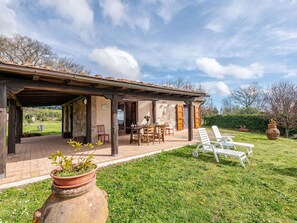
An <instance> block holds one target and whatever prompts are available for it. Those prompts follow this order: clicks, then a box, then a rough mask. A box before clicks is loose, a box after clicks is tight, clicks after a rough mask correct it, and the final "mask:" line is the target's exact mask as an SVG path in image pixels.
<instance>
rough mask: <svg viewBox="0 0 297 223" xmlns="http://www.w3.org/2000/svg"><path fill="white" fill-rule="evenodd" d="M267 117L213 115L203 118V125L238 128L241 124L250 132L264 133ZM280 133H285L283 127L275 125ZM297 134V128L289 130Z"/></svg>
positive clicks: (292, 133)
mask: <svg viewBox="0 0 297 223" xmlns="http://www.w3.org/2000/svg"><path fill="white" fill-rule="evenodd" d="M268 122H269V121H268V120H267V118H265V116H263V115H215V116H211V117H205V118H204V119H203V125H204V126H212V125H216V126H218V127H221V128H226V129H238V128H240V127H242V126H245V128H247V129H249V130H250V131H252V132H261V133H265V132H266V129H267V124H268ZM277 128H278V129H279V131H280V133H281V135H285V129H284V128H283V127H281V126H277ZM294 134H297V129H292V130H290V133H289V135H294Z"/></svg>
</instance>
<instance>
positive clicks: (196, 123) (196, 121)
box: [194, 106, 201, 129]
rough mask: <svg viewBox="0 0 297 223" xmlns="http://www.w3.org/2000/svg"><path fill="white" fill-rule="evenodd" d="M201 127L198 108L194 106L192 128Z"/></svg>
mask: <svg viewBox="0 0 297 223" xmlns="http://www.w3.org/2000/svg"><path fill="white" fill-rule="evenodd" d="M200 127H201V118H200V108H199V107H198V106H194V128H195V129H198V128H200Z"/></svg>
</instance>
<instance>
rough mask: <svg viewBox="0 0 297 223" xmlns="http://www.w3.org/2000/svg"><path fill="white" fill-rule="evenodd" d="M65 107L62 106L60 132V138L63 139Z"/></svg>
mask: <svg viewBox="0 0 297 223" xmlns="http://www.w3.org/2000/svg"><path fill="white" fill-rule="evenodd" d="M64 113H65V106H62V129H61V132H62V137H64V125H65V124H64V119H65V114H64Z"/></svg>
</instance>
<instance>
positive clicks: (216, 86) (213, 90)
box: [201, 81, 230, 96]
mask: <svg viewBox="0 0 297 223" xmlns="http://www.w3.org/2000/svg"><path fill="white" fill-rule="evenodd" d="M201 85H202V87H203V88H204V89H205V90H206V92H207V93H208V94H216V95H220V96H228V95H230V88H229V87H228V86H227V85H226V84H225V83H224V82H223V81H217V82H202V83H201Z"/></svg>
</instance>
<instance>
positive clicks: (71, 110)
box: [70, 104, 73, 137]
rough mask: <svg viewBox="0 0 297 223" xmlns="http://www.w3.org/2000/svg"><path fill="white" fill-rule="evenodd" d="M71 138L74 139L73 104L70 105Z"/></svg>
mask: <svg viewBox="0 0 297 223" xmlns="http://www.w3.org/2000/svg"><path fill="white" fill-rule="evenodd" d="M70 137H73V104H71V105H70Z"/></svg>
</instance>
